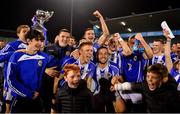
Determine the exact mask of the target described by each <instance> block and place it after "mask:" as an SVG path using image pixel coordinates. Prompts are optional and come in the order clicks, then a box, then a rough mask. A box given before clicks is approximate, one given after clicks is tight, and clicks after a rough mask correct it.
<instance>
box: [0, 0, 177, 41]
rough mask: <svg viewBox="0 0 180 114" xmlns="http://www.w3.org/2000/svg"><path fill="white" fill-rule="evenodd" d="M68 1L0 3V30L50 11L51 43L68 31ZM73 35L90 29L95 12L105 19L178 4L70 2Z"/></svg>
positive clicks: (174, 1) (123, 0)
mask: <svg viewBox="0 0 180 114" xmlns="http://www.w3.org/2000/svg"><path fill="white" fill-rule="evenodd" d="M71 1H72V0H1V2H2V3H1V4H0V13H1V21H0V29H1V30H2V29H3V30H4V29H5V30H16V27H17V26H18V25H19V24H29V25H32V22H31V18H32V17H33V15H34V14H35V12H36V10H37V9H42V10H49V11H51V10H52V11H54V15H53V17H52V18H51V19H50V20H49V21H48V22H47V23H45V27H46V28H47V29H48V38H49V39H51V41H52V39H54V36H55V35H56V34H57V33H58V31H59V29H62V28H67V29H69V30H70V17H71ZM73 3H74V7H73V35H74V36H75V37H76V38H77V39H79V38H80V37H81V36H82V34H83V31H84V29H85V28H87V27H92V25H91V24H90V23H89V20H93V21H95V20H96V18H95V17H94V16H93V15H92V13H93V12H94V11H95V10H99V11H100V12H101V13H102V14H103V16H104V17H106V18H115V17H122V16H128V15H131V13H132V12H134V13H136V14H140V13H147V12H153V11H160V10H167V9H168V7H171V8H173V9H174V8H180V4H179V3H178V0H166V1H165V0H73Z"/></svg>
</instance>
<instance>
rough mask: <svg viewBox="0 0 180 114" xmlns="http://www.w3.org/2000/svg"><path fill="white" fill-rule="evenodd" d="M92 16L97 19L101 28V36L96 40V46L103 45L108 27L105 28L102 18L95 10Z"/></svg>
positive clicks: (107, 33)
mask: <svg viewBox="0 0 180 114" xmlns="http://www.w3.org/2000/svg"><path fill="white" fill-rule="evenodd" d="M93 15H94V16H96V17H97V18H98V19H99V21H100V23H101V28H102V32H103V34H102V35H101V37H100V38H99V39H98V44H99V45H103V44H104V43H105V42H106V40H107V36H108V35H109V29H108V27H107V25H106V23H105V20H104V17H103V16H102V15H101V14H100V12H99V11H97V10H96V11H95V12H94V13H93Z"/></svg>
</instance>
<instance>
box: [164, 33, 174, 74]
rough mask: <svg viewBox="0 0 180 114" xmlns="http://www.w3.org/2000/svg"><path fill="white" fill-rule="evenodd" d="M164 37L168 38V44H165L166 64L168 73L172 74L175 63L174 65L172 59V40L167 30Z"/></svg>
mask: <svg viewBox="0 0 180 114" xmlns="http://www.w3.org/2000/svg"><path fill="white" fill-rule="evenodd" d="M163 35H164V36H165V37H166V44H165V48H164V49H165V50H164V54H165V63H166V67H167V69H168V72H169V73H170V72H171V69H172V67H173V63H172V59H171V54H170V53H171V38H170V37H169V36H168V35H169V32H168V31H166V30H163Z"/></svg>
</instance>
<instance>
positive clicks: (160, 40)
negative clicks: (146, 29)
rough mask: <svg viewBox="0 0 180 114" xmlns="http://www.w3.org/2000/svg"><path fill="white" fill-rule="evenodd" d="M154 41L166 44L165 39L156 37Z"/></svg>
mask: <svg viewBox="0 0 180 114" xmlns="http://www.w3.org/2000/svg"><path fill="white" fill-rule="evenodd" d="M154 42H160V43H161V44H164V41H163V39H155V40H154Z"/></svg>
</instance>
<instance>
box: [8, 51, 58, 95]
mask: <svg viewBox="0 0 180 114" xmlns="http://www.w3.org/2000/svg"><path fill="white" fill-rule="evenodd" d="M55 64H56V63H55V61H54V59H53V58H52V56H49V55H47V54H45V53H43V52H38V53H36V54H33V55H29V54H26V53H23V52H15V53H14V54H13V55H12V56H11V58H10V60H9V63H8V69H7V70H8V73H7V79H8V85H9V87H10V89H11V90H12V92H13V93H12V95H13V96H14V97H28V98H32V97H33V94H34V92H35V91H37V92H39V91H40V88H41V80H42V76H43V74H44V73H45V68H46V67H52V66H55Z"/></svg>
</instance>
